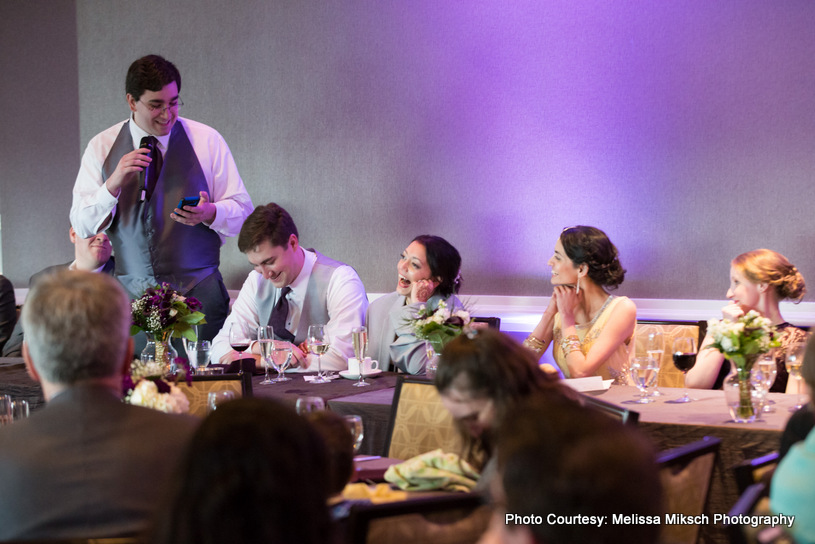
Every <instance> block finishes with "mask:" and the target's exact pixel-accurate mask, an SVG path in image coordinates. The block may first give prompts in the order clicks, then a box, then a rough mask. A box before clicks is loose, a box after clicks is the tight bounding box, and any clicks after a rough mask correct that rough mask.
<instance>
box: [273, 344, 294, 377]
mask: <svg viewBox="0 0 815 544" xmlns="http://www.w3.org/2000/svg"><path fill="white" fill-rule="evenodd" d="M291 358H292V351H291V344H290V343H288V342H284V341H282V340H275V341H274V345H273V346H272V364H273V365H274V368H275V370H277V378H275V379H273V380H272V382H274V383H281V382H290V381H291V378H287V377H286V375H285V374H283V372H285V371H286V369H287V368H288V367H289V363H291Z"/></svg>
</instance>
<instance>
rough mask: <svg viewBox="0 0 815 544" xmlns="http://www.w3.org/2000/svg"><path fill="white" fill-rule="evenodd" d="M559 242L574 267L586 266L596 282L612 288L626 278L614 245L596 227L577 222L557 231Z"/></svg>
mask: <svg viewBox="0 0 815 544" xmlns="http://www.w3.org/2000/svg"><path fill="white" fill-rule="evenodd" d="M560 243H561V244H563V249H564V251H566V256H567V257H569V259H570V260H571V261H572V263H574V266H580V265H581V264H585V265H586V266H588V268H589V270H588V276H589V278H591V280H592V281H593V282H594V283H596V284H597V285H602V286H605V287H610V288H615V287H617V286H618V285H620V284H621V283H622V282H623V280H624V279H625V269H624V268H623V266H622V264H621V263H620V259H619V253H618V251H617V247H616V246H615V245H614V244H612V243H611V240H609V238H608V236H606V233H605V232H603V231H602V230H600V229H598V228H596V227H586V226H583V225H578V226H576V227H568V228H566V229H563V232H561V233H560Z"/></svg>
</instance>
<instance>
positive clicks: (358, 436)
mask: <svg viewBox="0 0 815 544" xmlns="http://www.w3.org/2000/svg"><path fill="white" fill-rule="evenodd" d="M343 419H345V422H346V423H347V424H348V427H349V428H350V429H351V436H352V437H353V438H354V455H356V454H358V453H359V448H360V447H361V446H362V439H363V438H364V436H365V433H364V431H363V428H362V417H361V416H344V417H343Z"/></svg>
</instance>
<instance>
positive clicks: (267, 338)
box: [258, 325, 274, 385]
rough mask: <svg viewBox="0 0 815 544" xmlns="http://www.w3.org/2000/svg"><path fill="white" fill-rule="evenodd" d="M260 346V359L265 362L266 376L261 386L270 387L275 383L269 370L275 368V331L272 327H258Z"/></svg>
mask: <svg viewBox="0 0 815 544" xmlns="http://www.w3.org/2000/svg"><path fill="white" fill-rule="evenodd" d="M258 346H260V357H261V360H262V361H263V368H264V369H265V370H266V374H265V376H264V377H263V381H261V382H260V384H259V385H269V384H271V383H274V381H273V380H272V379H271V378H270V377H269V370H270V369H271V368H272V367H273V363H272V350H273V349H274V329H273V328H272V327H271V326H270V325H261V326H260V327H258Z"/></svg>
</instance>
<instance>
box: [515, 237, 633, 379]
mask: <svg viewBox="0 0 815 544" xmlns="http://www.w3.org/2000/svg"><path fill="white" fill-rule="evenodd" d="M548 264H549V266H551V267H552V280H551V281H552V285H553V286H554V287H553V290H552V297H551V299H550V300H549V306H548V307H547V308H546V311H544V312H543V315H542V316H541V319H540V321H539V322H538V324H537V326H535V329H534V330H533V331H532V333H531V334H530V335H529V336H528V337H527V338H526V340H524V346H526V347H527V348H529V349H530V350H531V351H532V352H533V353H534V354H535V356H536V357H537V358H538V359H540V357H541V355H542V354H543V352H545V351H546V348H548V347H549V344H550V343H551V344H553V346H552V356H553V357H554V359H555V362H556V363H557V365H558V367H559V369H560V372H561V373H562V374H563V376H564V377H565V378H583V377H586V376H602V377H603V378H604V379H608V378H612V379H614V382H615V383H617V384H621V385H625V384H626V383H628V376H627V369H628V358H629V352H630V350H631V347H632V342H631V340H632V339H633V337H634V329H635V327H636V323H637V307H636V306H635V305H634V303H633V302H632V301H631V299H629V298H628V297H622V296H614V295H611V294H609V293H608V291H607V290H608V289H616V288H617V286H619V285H620V284H621V283H622V282H623V280H624V279H625V270H624V269H623V266H622V264H621V263H620V259H619V253H618V251H617V247H616V246H615V245H614V244H612V243H611V240H609V238H608V236H607V235H606V233H605V232H603V231H602V230H600V229H598V228H595V227H586V226H576V227H569V228H566V229H563V232H561V233H560V236H559V237H558V240H557V242H555V251H554V254H553V255H552V257H551V258H550V259H549V262H548ZM543 367H544V370H549V371H552V372H554V369H553V368H552V367H551V366H550V365H548V364H547V365H543Z"/></svg>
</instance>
